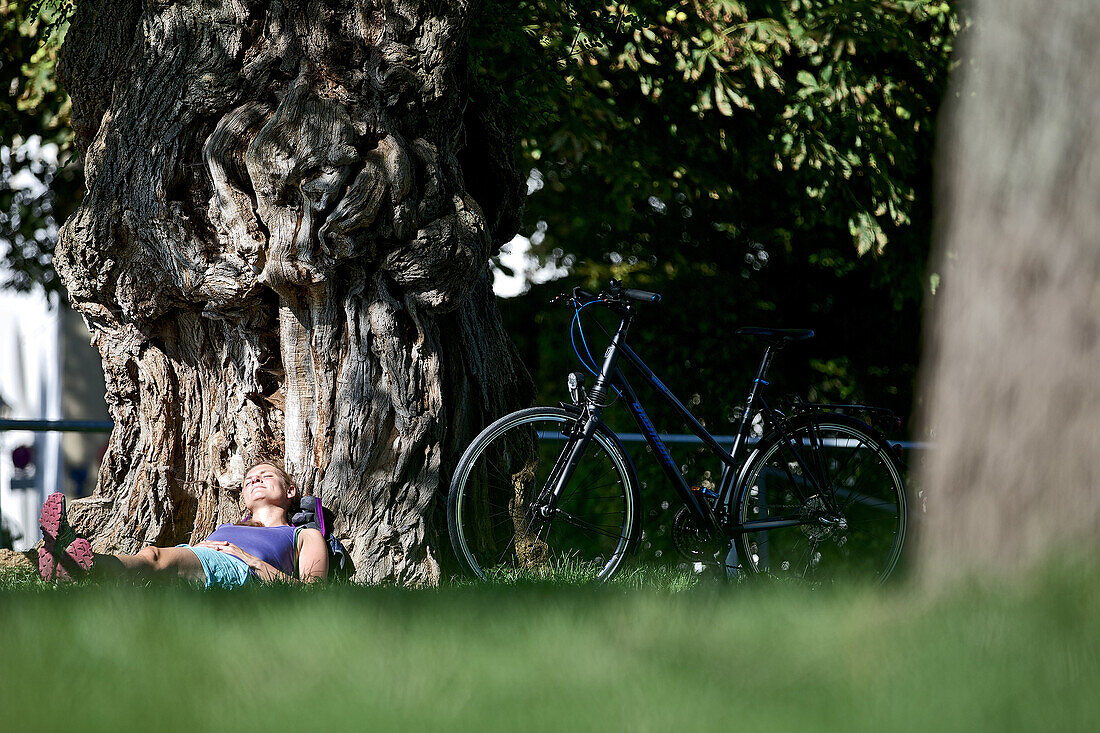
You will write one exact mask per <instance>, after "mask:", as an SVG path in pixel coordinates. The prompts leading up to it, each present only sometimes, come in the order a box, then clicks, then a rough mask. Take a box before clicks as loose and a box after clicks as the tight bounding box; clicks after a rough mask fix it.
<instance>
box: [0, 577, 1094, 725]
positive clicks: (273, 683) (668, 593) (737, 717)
mask: <svg viewBox="0 0 1100 733" xmlns="http://www.w3.org/2000/svg"><path fill="white" fill-rule="evenodd" d="M1097 609H1100V569H1098V568H1097V567H1094V566H1092V565H1080V564H1078V565H1074V564H1072V563H1062V564H1059V565H1057V566H1054V567H1052V568H1047V569H1046V570H1044V571H1043V572H1035V573H1032V574H1030V575H1027V576H1026V577H1021V578H1019V579H1018V580H1017V581H1016V582H1015V583H1014V584H1013V585H1011V586H1004V585H1001V586H997V585H994V584H986V585H985V586H984V587H982V586H980V585H978V584H961V585H960V586H959V587H958V588H957V589H955V590H954V591H948V592H945V593H943V594H940V595H938V596H936V597H934V598H930V597H927V596H924V595H922V594H920V593H919V592H918V591H917V590H916V589H913V588H907V587H894V588H885V589H858V590H856V589H847V590H843V591H842V590H839V589H831V590H827V591H816V592H807V591H805V590H799V589H795V588H790V587H775V586H770V585H767V584H755V583H748V584H740V585H725V584H719V583H715V582H712V581H702V582H700V581H698V580H696V579H694V578H693V577H691V576H685V575H683V574H678V573H676V572H674V571H666V570H660V569H642V570H634V571H632V572H631V573H627V574H626V576H625V577H623V578H622V579H620V580H618V581H616V582H614V583H612V584H610V585H609V586H604V587H596V586H592V585H590V584H585V583H579V584H578V583H548V582H535V581H523V582H515V583H502V584H493V585H474V584H469V583H452V584H448V585H445V586H444V587H442V588H439V589H432V590H403V589H398V588H359V587H355V586H332V587H327V588H292V587H261V588H251V589H243V590H238V591H230V592H202V591H199V590H195V589H193V588H190V587H183V586H151V587H133V586H118V585H113V584H99V585H96V584H81V585H78V586H68V587H48V586H45V585H44V584H42V583H40V582H38V581H37V580H34V579H31V578H30V577H28V576H27V575H26V574H22V575H20V574H12V573H9V574H7V575H5V576H0V634H2V637H0V650H2V651H3V654H2V655H0V665H2V669H3V672H2V679H0V721H3V725H2V727H3V729H4V730H11V731H24V730H105V731H106V730H109V731H121V730H131V729H143V730H165V731H175V730H180V731H198V730H207V729H226V730H234V731H236V730H246V731H248V730H255V731H271V730H291V729H295V730H304V729H307V728H308V729H311V730H324V729H326V728H327V729H329V730H349V729H373V730H410V731H419V730H437V729H450V730H454V729H459V730H464V729H470V730H491V731H495V730H502V731H504V730H507V731H516V730H519V731H543V730H546V731H550V730H631V731H646V730H653V731H668V730H692V731H693V730H734V729H736V730H749V731H761V730H774V731H789V730H797V729H801V730H804V731H818V730H842V731H865V730H866V731H898V730H900V731H909V730H912V731H927V730H937V731H938V730H946V731H955V730H958V731H972V730H991V731H1006V730H1008V731H1011V730H1037V729H1042V730H1059V729H1061V730H1087V729H1091V728H1092V727H1093V726H1094V725H1095V720H1096V719H1097V716H1098V715H1100V703H1098V702H1096V700H1097V696H1096V695H1095V690H1096V688H1097V683H1098V682H1100V674H1098V672H1100V622H1098V621H1097Z"/></svg>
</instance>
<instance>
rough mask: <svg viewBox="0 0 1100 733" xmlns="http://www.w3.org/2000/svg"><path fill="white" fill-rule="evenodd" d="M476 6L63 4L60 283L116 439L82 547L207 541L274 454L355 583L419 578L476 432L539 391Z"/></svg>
mask: <svg viewBox="0 0 1100 733" xmlns="http://www.w3.org/2000/svg"><path fill="white" fill-rule="evenodd" d="M472 12H473V9H472V8H471V3H469V2H461V1H460V2H450V3H430V2H426V1H421V2H413V1H410V0H388V1H386V2H365V1H364V2H350V1H349V2H345V3H324V2H318V1H316V0H311V1H309V2H302V3H284V2H281V1H280V0H269V1H268V0H222V1H221V2H209V1H203V2H199V1H198V0H189V1H187V2H176V3H148V2H145V3H142V2H136V1H135V0H126V1H123V2H106V1H104V0H89V1H88V2H81V3H79V4H78V7H77V13H76V16H75V17H74V19H73V23H72V27H71V29H70V31H69V34H68V37H67V39H66V43H65V48H64V51H63V56H62V69H61V76H62V79H63V82H64V84H65V86H66V87H67V89H68V91H69V92H70V94H71V96H72V100H73V115H72V117H73V126H74V128H75V130H76V132H77V137H78V146H79V148H80V149H81V152H82V153H83V154H84V156H85V159H86V171H87V173H86V179H87V180H86V186H87V195H86V196H85V198H84V201H83V204H82V205H81V207H80V209H79V211H78V212H77V213H76V214H75V215H74V216H73V217H72V218H71V219H70V220H69V221H68V222H67V223H66V225H65V227H64V230H63V232H62V237H61V242H60V244H59V248H58V257H57V267H58V270H59V271H60V273H61V274H62V277H63V279H64V282H65V285H66V287H67V288H68V290H69V293H70V296H71V299H72V301H73V303H74V305H75V306H76V308H77V309H78V310H79V311H80V312H81V313H82V314H83V315H84V317H85V319H86V320H87V322H88V323H89V325H90V326H91V328H92V332H93V334H94V343H95V344H96V346H97V347H98V348H99V350H100V352H101V354H102V357H103V364H104V371H105V372H106V376H107V392H108V394H107V401H108V406H109V409H110V411H111V415H112V417H113V418H114V420H115V422H116V427H115V430H114V433H113V434H112V436H111V441H110V446H109V449H108V452H107V455H106V458H105V461H104V469H105V470H103V472H102V473H101V474H100V482H99V485H98V487H97V491H96V494H95V496H94V497H92V498H91V499H89V500H86V501H84V502H77V503H75V505H74V507H73V514H74V522H75V523H76V524H77V526H78V529H79V530H82V531H84V532H87V533H89V534H91V535H92V536H93V538H94V539H93V544H94V546H95V547H96V548H97V549H98V550H125V551H132V550H135V549H136V548H137V547H139V546H141V545H145V544H150V543H155V544H158V545H166V544H172V543H175V542H187V541H193V540H197V539H202V538H203V537H205V536H206V535H207V534H209V533H210V532H211V531H212V530H213V528H214V526H215V524H216V523H218V522H221V521H228V520H233V519H235V518H236V517H237V515H238V507H237V499H238V493H237V491H238V486H239V481H240V479H241V477H242V470H243V469H244V468H245V465H246V464H247V463H248V461H250V460H252V459H253V458H254V457H257V456H271V455H274V456H278V457H283V456H284V455H285V461H286V464H287V468H288V470H289V471H290V473H291V474H292V475H293V476H295V477H296V478H297V480H298V481H299V482H300V483H301V485H302V486H303V488H304V489H305V490H306V491H307V492H309V493H312V494H316V495H320V496H321V497H322V498H323V499H324V501H325V502H326V504H328V505H329V506H331V507H332V508H333V509H334V510H335V511H336V513H337V534H338V535H339V536H341V537H342V538H344V539H345V542H346V543H347V544H348V546H349V549H350V550H351V555H352V558H353V560H354V562H355V564H356V568H357V570H356V576H355V577H356V579H358V580H360V581H367V582H380V581H396V582H399V583H414V584H415V583H425V582H434V581H435V580H436V579H437V578H438V574H439V566H438V543H439V542H444V541H445V538H446V532H445V530H444V531H442V532H438V531H437V530H435V529H433V522H432V517H431V515H432V513H433V511H434V510H435V507H436V506H437V504H436V500H437V499H438V498H439V496H440V495H441V493H442V491H443V489H444V488H445V486H444V481H445V480H446V477H447V475H448V474H449V470H450V467H451V465H452V464H453V462H454V460H455V459H456V454H457V452H459V451H460V450H461V448H462V447H463V445H464V444H465V442H466V441H467V440H468V439H469V437H470V436H471V435H472V433H473V432H476V430H478V429H480V427H481V426H482V425H483V424H484V423H486V422H487V421H489V420H490V419H492V418H493V417H494V416H496V415H497V414H499V413H501V412H503V411H505V410H506V409H507V408H509V407H511V406H512V404H513V403H518V402H524V401H525V399H526V398H527V396H528V395H529V393H530V388H529V379H528V377H527V375H526V372H525V371H524V370H523V367H522V366H521V365H520V364H519V363H518V362H517V361H516V359H515V356H514V350H513V348H512V346H511V342H510V341H509V339H508V337H507V335H506V334H505V333H504V331H503V329H502V327H501V324H500V319H499V314H498V312H497V309H496V306H495V304H494V301H493V295H492V292H491V289H490V273H489V270H488V264H487V263H488V258H489V256H490V255H491V254H492V251H493V250H494V249H495V247H498V246H499V244H500V243H502V242H504V241H507V240H508V239H510V238H511V236H512V235H513V233H514V231H515V229H516V227H517V226H518V211H519V207H520V204H521V201H522V191H523V178H522V177H521V176H520V175H519V174H518V171H517V169H516V167H515V163H514V161H513V159H512V150H513V142H512V140H511V139H510V135H509V134H508V131H507V129H506V128H504V127H503V126H502V123H501V120H500V117H499V115H494V114H493V107H492V104H491V100H489V101H488V102H486V100H477V99H475V100H474V101H473V102H471V99H470V90H469V89H468V88H467V81H468V80H467V73H466V66H465V65H466V50H465V49H466V47H465V33H466V29H467V27H468V23H469V19H470V15H471V13H472Z"/></svg>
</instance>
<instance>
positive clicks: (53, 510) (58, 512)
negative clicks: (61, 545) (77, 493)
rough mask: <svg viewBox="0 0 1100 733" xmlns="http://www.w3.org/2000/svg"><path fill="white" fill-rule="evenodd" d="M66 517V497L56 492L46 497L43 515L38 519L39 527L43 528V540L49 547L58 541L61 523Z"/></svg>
mask: <svg viewBox="0 0 1100 733" xmlns="http://www.w3.org/2000/svg"><path fill="white" fill-rule="evenodd" d="M64 517H65V495H64V494H62V493H60V492H54V493H53V494H50V495H49V496H47V497H46V502H45V503H44V504H43V505H42V513H41V514H40V515H39V517H38V526H39V527H41V528H42V538H43V539H44V540H45V541H46V544H47V545H48V546H49V547H51V548H52V547H53V544H54V543H55V542H56V541H57V533H58V532H59V531H60V530H61V522H62V521H64Z"/></svg>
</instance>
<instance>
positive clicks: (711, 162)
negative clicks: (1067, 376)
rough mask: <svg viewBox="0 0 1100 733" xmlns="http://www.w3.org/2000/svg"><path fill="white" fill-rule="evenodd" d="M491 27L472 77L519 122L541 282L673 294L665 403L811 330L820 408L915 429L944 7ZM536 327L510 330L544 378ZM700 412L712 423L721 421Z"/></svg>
mask: <svg viewBox="0 0 1100 733" xmlns="http://www.w3.org/2000/svg"><path fill="white" fill-rule="evenodd" d="M495 15H496V16H499V17H503V18H507V19H508V20H507V22H506V23H504V24H503V25H504V26H506V27H507V28H509V29H510V30H507V31H504V30H501V31H490V30H489V28H490V27H489V26H488V25H485V26H482V27H480V30H481V32H480V33H479V34H475V37H474V41H473V45H474V47H475V48H476V49H477V51H476V54H477V56H476V57H477V59H478V66H477V72H478V77H479V78H480V79H481V80H482V81H481V82H480V83H481V84H482V85H483V86H486V85H489V84H496V85H498V86H499V87H500V88H501V89H502V90H503V91H504V93H505V94H506V95H508V96H509V99H510V100H511V101H510V104H511V106H512V107H513V109H515V110H516V115H517V122H518V123H519V124H520V125H521V128H522V133H523V139H522V144H521V154H522V155H523V156H525V158H526V161H527V164H528V166H529V167H530V168H532V169H533V171H534V172H533V174H532V178H531V181H530V182H529V188H531V189H533V190H534V192H533V194H532V195H531V196H530V198H529V199H528V208H527V212H526V220H527V228H526V229H525V234H527V235H528V236H529V237H530V238H531V241H532V243H533V244H534V252H535V253H536V254H537V255H538V257H539V258H540V261H542V262H544V263H548V264H551V265H554V266H558V267H566V268H569V270H570V272H571V275H572V276H571V278H570V280H569V284H570V286H572V285H574V284H583V285H586V286H588V287H590V288H594V287H596V286H597V285H598V284H599V283H600V282H605V281H606V280H607V278H609V277H612V276H614V277H618V278H623V279H627V280H628V281H629V282H630V284H632V285H635V286H637V287H648V288H651V289H655V290H660V291H663V292H666V294H671V295H672V296H673V297H671V298H666V301H665V303H664V304H663V305H662V306H661V308H660V310H657V309H654V310H653V311H652V312H651V315H652V318H653V319H654V321H656V322H657V324H659V328H660V331H661V338H660V339H658V340H657V341H658V343H654V344H653V345H654V346H658V347H659V351H660V352H661V353H662V354H666V355H667V358H664V359H659V360H658V361H657V363H655V364H654V366H655V367H659V371H661V372H662V373H664V374H668V375H669V377H670V381H675V382H678V381H679V379H680V378H683V379H685V380H689V381H690V380H695V379H696V378H697V377H703V378H705V379H706V383H710V384H714V383H717V384H721V383H722V381H723V379H722V378H721V377H722V376H723V375H725V376H726V378H727V379H728V377H729V376H730V375H731V369H732V370H733V371H732V374H734V375H737V377H738V379H744V378H745V377H747V376H749V375H748V371H749V370H750V369H751V367H752V365H751V364H750V363H749V362H751V360H752V357H751V356H750V353H751V352H749V351H747V350H746V349H744V348H743V347H742V346H741V345H740V344H735V343H734V342H732V340H731V339H730V338H729V336H730V334H731V333H732V331H733V330H734V329H735V328H736V327H737V326H738V325H773V326H790V327H813V328H815V329H816V330H817V331H818V332H819V336H820V338H819V340H818V342H815V343H814V344H812V345H811V346H810V347H809V348H810V351H809V352H808V353H811V354H813V356H814V361H813V363H812V365H811V367H810V368H811V370H812V371H813V372H814V374H813V375H812V377H811V378H810V379H809V380H808V382H809V383H810V384H811V385H812V386H813V393H812V394H811V396H812V397H816V398H819V399H828V400H840V399H870V400H875V401H878V402H885V403H887V404H888V405H889V406H892V407H895V408H896V409H899V410H900V411H901V412H907V411H908V409H909V404H910V400H911V389H912V380H913V377H914V374H915V364H916V361H917V356H918V344H919V331H920V325H919V324H920V312H921V302H922V298H923V295H924V289H925V287H926V281H925V280H924V277H923V275H924V262H925V258H926V255H927V251H928V242H929V238H930V224H931V205H930V198H931V163H930V161H931V157H932V148H933V144H934V132H935V119H936V114H937V111H938V107H939V103H940V99H941V97H942V94H943V91H944V88H945V85H946V79H947V71H948V66H949V59H950V51H951V44H952V41H953V38H954V34H955V33H956V30H957V21H956V18H955V15H954V12H953V10H952V7H951V6H950V5H949V4H948V3H944V2H879V1H877V0H876V1H872V0H844V1H843V2H841V1H839V0H837V1H830V0H813V1H810V0H805V1H804V0H784V1H782V2H779V1H768V0H760V1H756V2H732V1H730V0H713V1H711V2H675V1H674V0H666V1H665V2H650V1H648V0H643V1H642V2H638V3H631V4H608V5H604V4H587V3H571V4H566V5H565V6H562V5H560V4H551V3H542V2H519V3H504V2H489V3H488V7H487V13H486V17H487V18H493V17H495ZM485 22H486V23H488V21H485ZM517 28H518V29H519V30H517ZM551 61H552V63H551ZM557 287H558V288H560V287H561V286H560V285H559V286H557ZM550 289H554V288H553V287H547V288H543V289H542V292H539V293H538V294H537V297H538V298H540V299H541V298H542V296H543V295H544V294H545V291H546V290H550ZM534 297H536V296H534V295H532V296H529V298H528V299H531V298H534ZM673 309H676V311H677V312H675V313H673V312H671V311H672V310H673ZM542 310H543V308H542V304H541V303H532V304H530V305H527V306H516V307H512V306H510V307H509V308H508V309H507V313H506V317H507V318H509V323H510V326H511V328H512V331H513V333H516V334H519V335H518V339H519V340H520V341H521V348H522V349H523V350H524V351H525V352H526V353H527V354H528V355H529V356H531V357H532V358H533V360H529V361H528V363H529V364H532V363H533V364H539V365H540V367H538V368H539V370H540V371H541V370H542V366H541V365H544V364H547V363H549V362H556V361H558V360H559V359H558V357H559V354H558V353H556V352H553V351H549V352H548V351H545V350H543V349H542V348H541V346H543V345H545V346H546V347H547V348H550V349H559V350H560V347H557V346H554V345H553V344H552V343H545V341H546V340H547V339H548V338H549V339H551V340H553V341H555V342H557V343H561V338H562V336H563V335H564V330H561V329H558V330H556V332H555V333H554V334H552V335H551V336H549V337H547V336H545V335H543V334H542V333H539V334H535V335H524V334H523V331H524V330H530V328H531V320H528V321H526V322H525V321H523V320H521V318H530V319H534V318H543V316H542V314H541V311H542ZM545 318H547V319H549V320H555V322H556V317H554V316H546V317H545ZM540 330H541V329H540ZM669 334H676V335H677V337H678V338H677V339H669V338H668V335H669ZM642 338H643V339H644V338H646V337H645V336H642ZM533 339H537V340H538V341H540V342H543V343H542V344H540V348H538V349H535V348H532V346H531V344H530V341H531V340H533ZM716 342H720V343H716ZM567 348H568V347H566V349H567ZM845 360H847V363H846V365H845V367H844V368H845V369H846V371H845V372H844V373H839V372H837V367H838V366H840V365H842V364H845ZM689 362H690V363H691V364H692V365H693V366H691V367H688V366H687V364H688V363H689ZM781 368H783V367H781ZM708 372H709V373H708ZM561 373H562V372H561V371H556V372H555V373H554V374H553V375H552V376H551V375H547V378H546V379H542V378H540V385H542V386H543V387H544V390H548V389H549V387H550V381H548V380H549V379H553V380H554V381H555V382H556V381H559V379H560V374H561ZM715 378H717V379H715ZM799 381H802V382H803V383H805V382H807V380H805V379H801V380H799ZM702 386H704V383H703V380H702V379H699V380H697V386H689V387H688V389H689V390H690V391H688V392H687V393H688V394H691V393H692V391H697V390H698V389H700V388H702ZM738 392H739V390H738ZM703 394H704V396H705V397H706V399H707V400H708V402H709V404H711V405H713V406H714V408H715V409H714V411H713V412H714V414H713V415H712V418H717V417H718V416H720V415H722V414H725V413H727V412H729V410H730V408H731V407H733V406H734V405H733V404H732V403H731V402H730V401H729V400H724V399H721V398H718V399H715V397H713V396H707V393H706V392H704V393H703ZM738 396H739V395H738Z"/></svg>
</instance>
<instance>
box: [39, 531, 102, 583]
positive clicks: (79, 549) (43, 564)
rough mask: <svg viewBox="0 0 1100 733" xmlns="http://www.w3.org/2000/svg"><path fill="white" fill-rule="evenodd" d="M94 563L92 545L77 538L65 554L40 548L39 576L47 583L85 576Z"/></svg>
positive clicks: (81, 538)
mask: <svg viewBox="0 0 1100 733" xmlns="http://www.w3.org/2000/svg"><path fill="white" fill-rule="evenodd" d="M93 562H95V556H94V555H93V554H92V545H91V543H90V542H88V540H86V539H84V538H83V537H77V538H76V539H75V540H73V541H72V543H71V544H70V545H69V546H68V547H67V548H65V551H64V552H61V553H57V554H54V552H53V551H51V550H50V549H49V548H47V547H45V546H43V547H39V548H38V576H39V577H40V578H42V580H45V581H50V580H72V579H73V577H74V576H84V575H86V574H87V573H88V571H89V570H91V569H92V563H93Z"/></svg>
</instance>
